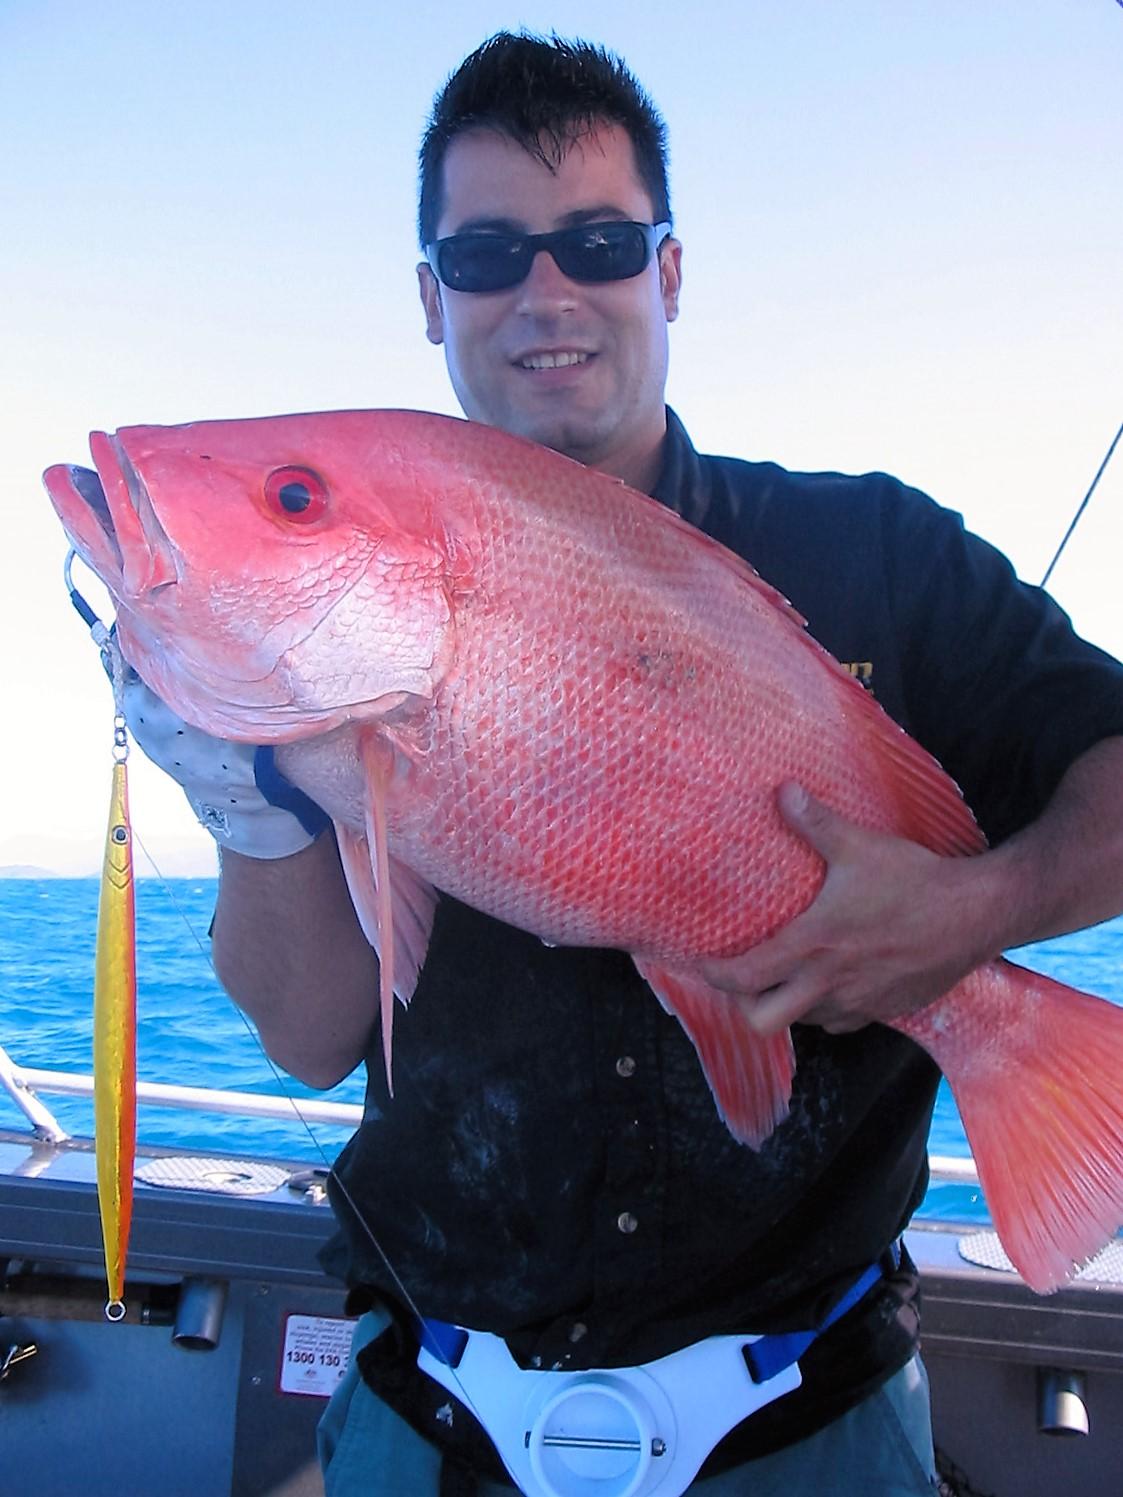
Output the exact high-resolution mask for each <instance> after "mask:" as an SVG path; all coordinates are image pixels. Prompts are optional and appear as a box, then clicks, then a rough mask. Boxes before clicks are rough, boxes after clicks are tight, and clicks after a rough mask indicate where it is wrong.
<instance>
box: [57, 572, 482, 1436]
mask: <svg viewBox="0 0 1123 1497" xmlns="http://www.w3.org/2000/svg"><path fill="white" fill-rule="evenodd" d="M75 555H76V553H75V551H74V550H73V548H72V549H71V550H70V551H68V552H67V555H66V560H65V562H64V564H63V577H64V580H65V582H66V589H67V592H68V593H69V595H70V601H71V603H72V604H73V605H74V607H75V609H76V610H77V612H78V614H79V615H80V617H81V618H82V620H83V622H84V623H85V624H86V627H87V628H88V629H89V631H90V635H91V637H92V638H93V640H94V642H95V644H97V646H98V648H99V650H100V651H101V655H102V661H103V663H104V665H105V667H106V670H107V671H108V672H109V674H110V676H111V679H112V682H113V697H114V707H115V709H116V712H115V717H114V730H115V735H116V741H117V742H118V743H120V742H121V741H122V740H123V739H124V729H125V726H126V721H125V716H124V713H123V712H122V710H121V708H122V687H123V683H124V669H125V659H124V656H123V655H122V653H121V647H120V645H119V644H118V643H117V640H116V637H115V635H114V634H113V631H112V630H111V629H108V628H107V627H106V626H105V624H104V623H102V621H101V619H99V618H98V616H97V614H96V613H95V612H94V610H93V609H92V608H91V607H90V605H89V603H87V602H86V600H85V598H83V596H82V594H81V593H80V592H79V591H78V589H77V587H76V586H75V585H74V582H73V579H72V576H71V569H72V565H73V562H74V558H75ZM125 752H126V753H127V744H126V747H125ZM132 836H133V840H134V841H135V843H136V845H137V846H138V847H139V848H140V850H141V852H142V853H143V854H144V856H145V858H146V859H147V861H148V863H149V865H150V867H151V868H152V870H153V872H154V873H155V875H156V877H157V879H158V880H159V883H160V885H161V887H162V888H163V890H164V892H165V893H166V894H167V896H168V898H169V899H170V900H171V903H172V906H173V908H174V909H175V911H176V913H177V915H178V916H179V918H180V919H181V920H182V921H183V924H184V926H185V927H186V929H187V932H188V934H189V935H190V937H191V939H192V940H193V941H194V943H195V945H196V947H197V948H198V950H199V952H200V954H201V955H202V957H203V960H204V961H205V962H206V964H207V966H208V967H209V968H210V970H211V973H212V975H213V976H214V979H215V982H216V983H218V986H219V987H220V988H222V982H221V980H220V978H219V976H218V973H217V972H216V971H215V965H214V958H213V956H212V954H211V951H210V949H209V948H208V946H207V944H206V943H205V942H204V941H203V939H202V937H201V936H200V935H199V933H198V931H197V930H196V929H195V926H194V924H193V922H192V920H191V917H190V915H189V914H188V913H187V911H186V909H185V908H184V907H183V905H182V904H181V903H180V902H179V900H178V899H177V898H176V896H175V892H174V891H173V889H172V888H171V886H170V884H169V881H168V879H167V878H166V877H165V876H164V874H163V872H162V871H161V869H160V866H159V864H158V863H157V862H156V859H155V858H154V857H153V856H152V854H151V852H149V850H148V848H147V847H146V846H145V844H144V841H143V839H142V838H141V837H140V835H139V834H138V833H137V832H136V830H135V829H133V832H132ZM223 991H225V990H223ZM231 1006H232V1008H233V1009H234V1012H235V1013H236V1014H237V1016H238V1019H239V1020H240V1022H241V1023H242V1025H243V1027H244V1028H245V1030H246V1032H247V1034H249V1036H250V1037H251V1039H252V1040H253V1043H254V1044H255V1045H256V1047H257V1049H258V1050H259V1051H260V1052H261V1055H262V1056H263V1057H264V1060H265V1063H266V1065H267V1066H268V1067H269V1069H270V1071H271V1072H272V1074H273V1079H274V1081H275V1083H276V1085H277V1086H278V1087H279V1089H280V1091H281V1094H282V1096H283V1097H284V1099H285V1101H286V1102H288V1104H289V1106H290V1107H291V1108H292V1111H293V1115H294V1117H295V1118H296V1120H297V1122H298V1123H299V1124H300V1126H301V1127H302V1128H303V1129H304V1131H305V1133H306V1134H307V1135H308V1138H309V1140H310V1142H311V1144H312V1147H313V1149H314V1150H315V1152H316V1154H317V1155H318V1156H319V1158H320V1160H321V1161H322V1162H323V1165H324V1168H325V1170H326V1172H327V1174H328V1176H329V1177H330V1178H331V1179H332V1180H334V1182H335V1186H336V1189H337V1190H338V1191H339V1194H340V1196H341V1197H342V1199H343V1200H344V1202H345V1203H346V1205H347V1207H348V1209H349V1210H350V1211H351V1213H352V1215H353V1216H354V1218H355V1220H356V1221H357V1222H358V1224H359V1226H360V1227H361V1228H362V1230H363V1232H364V1233H365V1234H366V1236H367V1238H368V1239H369V1241H370V1244H371V1246H372V1247H373V1248H374V1250H375V1252H376V1253H377V1254H378V1257H379V1259H380V1260H381V1262H382V1265H383V1267H384V1268H385V1270H386V1273H387V1275H388V1277H389V1279H390V1282H391V1283H392V1284H393V1286H394V1290H395V1293H396V1294H397V1295H398V1296H399V1298H400V1300H401V1302H402V1304H403V1305H404V1306H405V1307H406V1309H407V1310H408V1311H409V1312H410V1314H411V1315H412V1316H413V1318H414V1321H415V1322H416V1330H417V1333H418V1336H419V1339H420V1340H421V1343H422V1344H423V1345H424V1346H425V1347H426V1348H427V1349H428V1350H429V1351H430V1352H433V1353H434V1354H435V1355H437V1356H438V1357H439V1358H440V1360H441V1361H445V1358H444V1355H443V1353H442V1352H441V1349H440V1347H439V1346H438V1345H437V1344H436V1342H435V1340H434V1339H433V1337H432V1335H431V1333H430V1331H429V1329H428V1327H427V1325H426V1322H425V1317H424V1316H423V1315H422V1313H421V1310H420V1308H419V1306H418V1305H417V1303H416V1302H415V1300H414V1298H413V1296H412V1294H411V1293H410V1292H409V1289H408V1288H407V1287H406V1284H405V1282H404V1281H403V1279H402V1277H401V1275H400V1274H399V1273H398V1271H397V1269H396V1268H395V1267H394V1265H393V1263H392V1262H391V1261H390V1258H389V1256H388V1255H387V1253H386V1250H385V1249H384V1248H383V1246H382V1244H381V1243H380V1242H379V1240H378V1237H377V1235H376V1233H375V1231H374V1228H373V1227H372V1226H371V1225H370V1223H369V1221H368V1220H367V1218H366V1217H365V1216H364V1214H363V1212H362V1211H361V1210H360V1209H359V1206H358V1204H357V1202H356V1201H355V1199H354V1197H353V1196H352V1195H351V1193H350V1191H349V1190H348V1189H347V1186H346V1185H345V1184H344V1182H343V1180H342V1179H341V1178H340V1176H339V1175H338V1174H337V1172H336V1169H335V1165H334V1164H333V1162H332V1161H331V1160H330V1159H329V1158H328V1155H327V1152H326V1150H325V1149H324V1147H323V1145H322V1144H321V1142H320V1140H319V1138H318V1137H317V1136H316V1133H315V1131H314V1129H313V1128H312V1125H311V1123H310V1122H309V1121H308V1119H307V1118H306V1117H305V1116H304V1114H303V1113H302V1112H301V1110H300V1103H299V1099H298V1098H297V1097H296V1096H295V1094H294V1093H293V1092H292V1091H291V1090H290V1088H289V1086H288V1084H287V1082H286V1079H285V1075H284V1073H283V1072H282V1071H281V1070H280V1068H279V1067H278V1066H277V1065H276V1064H275V1062H274V1061H273V1058H272V1056H271V1055H270V1054H269V1052H268V1050H266V1048H265V1046H264V1044H263V1043H262V1040H261V1036H260V1035H259V1034H258V1032H257V1030H256V1029H255V1028H254V1027H253V1025H252V1024H251V1023H250V1021H249V1019H248V1018H247V1017H246V1015H245V1014H244V1013H243V1012H242V1010H241V1009H240V1008H239V1007H238V1005H237V1004H236V1003H234V1002H233V1000H231ZM450 1372H451V1375H452V1378H453V1380H454V1381H455V1382H456V1384H457V1386H458V1387H459V1388H460V1393H461V1399H462V1402H463V1403H464V1404H465V1405H466V1407H468V1408H469V1409H470V1408H471V1407H472V1402H471V1399H470V1398H469V1397H468V1394H467V1391H466V1389H465V1388H464V1386H463V1384H462V1383H461V1381H460V1378H459V1376H458V1375H457V1373H456V1369H455V1368H454V1367H450Z"/></svg>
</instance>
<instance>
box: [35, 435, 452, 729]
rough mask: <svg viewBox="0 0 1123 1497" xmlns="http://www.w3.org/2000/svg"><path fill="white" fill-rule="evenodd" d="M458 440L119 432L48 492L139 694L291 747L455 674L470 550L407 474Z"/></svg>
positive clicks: (199, 722)
mask: <svg viewBox="0 0 1123 1497" xmlns="http://www.w3.org/2000/svg"><path fill="white" fill-rule="evenodd" d="M449 420H450V418H446V417H436V416H433V417H423V416H419V415H417V414H416V413H412V412H391V411H337V412H318V413H313V414H308V415H293V416H271V417H262V418H256V419H248V420H233V421H201V422H195V423H192V424H189V425H184V426H131V427H124V428H122V429H121V430H119V431H117V432H116V433H115V434H113V435H109V434H107V433H105V432H94V433H92V434H91V437H90V450H91V454H92V457H93V462H94V469H88V468H80V467H74V466H71V465H69V464H59V465H56V466H55V467H52V468H50V469H48V471H47V472H46V473H45V475H44V482H45V484H46V488H47V492H48V494H49V496H50V499H51V502H52V504H53V505H54V507H55V510H56V512H57V513H58V515H59V518H60V519H61V521H62V524H63V527H64V529H65V530H66V532H67V535H68V536H69V538H70V542H71V544H72V546H73V547H74V549H75V551H77V553H78V554H79V555H80V556H81V557H82V559H83V560H84V561H85V562H86V563H87V565H88V566H89V567H91V569H92V570H93V571H94V572H95V573H96V574H97V575H98V576H99V577H100V578H101V580H102V582H103V583H104V584H105V586H106V587H107V588H108V590H109V592H110V593H111V595H112V596H113V598H114V601H115V603H116V607H117V633H118V638H119V641H120V644H121V649H122V652H123V653H124V655H125V657H126V659H127V660H128V661H129V663H130V664H131V665H133V666H134V667H135V669H136V670H137V671H138V672H139V673H140V675H141V676H142V677H143V678H144V680H145V681H146V682H147V683H148V685H149V686H150V687H151V688H152V689H153V690H154V691H155V692H156V693H157V694H158V695H159V696H161V697H162V698H163V699H164V700H165V701H167V702H168V703H169V705H171V706H172V707H173V708H174V709H175V710H176V711H178V712H179V713H180V715H181V716H183V717H184V718H185V719H186V720H187V721H189V722H191V723H193V724H195V725H196V726H198V727H201V728H203V729H204V730H205V731H208V732H211V733H215V734H217V735H219V736H223V737H227V738H235V739H240V740H241V741H244V742H255V743H284V742H291V741H294V740H296V739H298V738H301V737H306V736H309V735H310V733H311V732H313V731H315V732H323V731H325V730H327V729H330V728H333V727H336V726H339V725H341V724H345V723H349V722H355V721H363V720H366V719H369V718H375V717H384V716H386V715H387V714H389V713H392V712H394V711H396V710H398V709H399V708H400V707H401V706H402V704H403V703H406V702H408V701H409V700H411V699H413V698H417V697H421V698H431V696H432V693H433V691H434V689H435V686H436V684H437V682H438V681H439V679H440V678H441V676H442V675H443V673H444V671H445V670H446V669H447V667H448V664H449V661H450V658H451V649H452V638H451V635H452V607H451V598H452V596H453V594H454V593H455V591H456V590H457V588H458V587H460V586H461V585H462V584H463V582H464V571H465V558H466V555H467V551H468V549H470V548H467V547H466V545H465V534H464V531H463V527H462V526H460V525H458V523H457V521H456V518H455V516H454V514H453V508H454V501H453V502H451V503H450V497H449V492H448V488H446V489H445V491H444V492H443V493H442V492H441V491H440V489H439V486H435V485H434V484H433V483H432V481H431V474H429V473H428V472H425V471H422V470H421V469H419V467H418V465H417V462H416V460H415V456H414V454H415V453H416V452H417V450H418V439H417V432H416V430H415V428H416V425H417V423H418V422H419V421H420V422H421V423H422V434H423V433H424V430H425V422H427V421H428V422H437V423H444V422H448V421H449ZM459 424H462V423H459ZM449 487H450V488H452V489H454V488H455V485H454V484H451V485H450V486H449Z"/></svg>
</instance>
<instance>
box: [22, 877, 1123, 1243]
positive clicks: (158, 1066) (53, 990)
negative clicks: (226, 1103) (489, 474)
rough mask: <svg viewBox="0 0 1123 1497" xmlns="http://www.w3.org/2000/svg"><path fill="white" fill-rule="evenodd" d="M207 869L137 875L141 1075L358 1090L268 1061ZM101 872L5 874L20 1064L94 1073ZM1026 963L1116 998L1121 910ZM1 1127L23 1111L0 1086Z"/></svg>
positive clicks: (312, 1148) (283, 1136)
mask: <svg viewBox="0 0 1123 1497" xmlns="http://www.w3.org/2000/svg"><path fill="white" fill-rule="evenodd" d="M216 889H217V882H216V881H215V880H213V879H194V880H193V879H171V880H168V881H167V882H166V883H162V882H160V881H159V880H156V879H141V880H139V881H138V884H137V988H138V992H137V1069H138V1074H139V1076H140V1077H141V1079H142V1080H144V1081H158V1082H167V1083H178V1084H180V1085H187V1086H205V1087H214V1088H220V1089H222V1088H228V1089H231V1090H236V1091H247V1092H264V1093H272V1094H287V1095H290V1096H296V1097H319V1098H321V1099H325V1100H334V1101H341V1102H353V1103H354V1102H361V1101H362V1097H363V1082H362V1075H361V1073H357V1074H355V1075H353V1076H351V1077H349V1078H348V1079H347V1080H346V1081H344V1082H343V1083H341V1084H340V1085H339V1086H337V1087H335V1088H333V1089H332V1090H331V1091H330V1092H313V1091H311V1090H309V1088H307V1087H305V1086H303V1085H301V1083H299V1082H297V1081H295V1080H294V1079H293V1078H291V1077H289V1076H287V1075H285V1074H284V1073H275V1072H274V1071H273V1070H272V1069H271V1067H270V1064H269V1063H268V1061H267V1060H266V1058H265V1056H264V1053H263V1051H262V1049H261V1047H260V1045H259V1044H258V1042H257V1039H256V1036H255V1035H254V1034H253V1032H252V1030H251V1029H250V1027H249V1026H248V1024H247V1023H246V1021H245V1020H244V1019H243V1018H242V1016H241V1014H240V1013H239V1011H238V1010H237V1009H236V1008H235V1006H234V1005H233V1003H231V1001H230V1000H229V999H228V998H227V997H226V995H225V993H224V992H223V991H222V989H221V988H220V987H219V985H218V982H217V981H216V979H215V976H214V973H213V972H212V971H211V968H210V964H209V961H208V959H207V956H206V947H207V944H208V943H207V939H206V932H207V928H208V926H209V924H210V919H211V914H212V912H213V910H214V902H215V893H216ZM97 901H98V881H97V879H92V878H89V879H55V878H50V879H0V1045H3V1047H4V1048H5V1049H6V1050H7V1051H8V1053H9V1055H10V1056H11V1057H12V1059H13V1060H14V1061H16V1063H17V1064H19V1065H23V1066H28V1067H35V1068H42V1069H46V1070H60V1071H78V1072H82V1073H85V1074H89V1072H90V1070H91V1067H92V1061H91V1047H92V997H91V995H92V985H93V952H94V940H95V934H96V925H97ZM1016 955H1017V959H1018V960H1019V961H1021V962H1022V963H1024V964H1025V965H1026V966H1030V967H1034V968H1036V969H1037V970H1039V971H1042V972H1046V973H1048V974H1049V975H1050V976H1052V977H1056V978H1058V979H1059V980H1060V981H1063V982H1067V983H1071V984H1072V985H1073V986H1074V987H1079V988H1084V989H1085V990H1086V991H1088V992H1092V993H1098V994H1101V995H1102V996H1104V997H1107V998H1111V999H1112V1000H1113V1001H1115V1002H1116V1003H1119V1004H1121V1005H1123V918H1121V919H1118V920H1113V921H1108V922H1107V923H1106V924H1104V925H1100V926H1097V927H1095V928H1094V929H1092V930H1089V931H1082V932H1080V933H1078V934H1077V935H1074V936H1066V937H1064V938H1063V939H1061V940H1056V941H1048V942H1044V943H1042V944H1041V945H1038V946H1034V947H1028V948H1025V949H1024V950H1022V951H1020V952H1018V953H1017V954H1016ZM43 1100H44V1102H45V1103H46V1104H47V1106H48V1107H49V1108H50V1109H51V1111H52V1112H53V1113H54V1114H55V1116H56V1117H57V1118H58V1120H59V1122H60V1123H61V1124H62V1125H63V1127H64V1128H66V1129H67V1131H68V1132H71V1133H74V1134H84V1135H87V1136H88V1135H90V1134H92V1132H93V1109H92V1104H91V1103H90V1102H89V1101H88V1100H87V1099H84V1098H70V1097H62V1096H53V1095H51V1096H46V1095H44V1097H43ZM0 1127H6V1128H16V1129H23V1128H25V1127H26V1121H25V1119H24V1117H23V1115H22V1113H21V1112H20V1111H19V1109H18V1108H17V1107H16V1105H15V1103H14V1102H12V1100H11V1099H10V1098H9V1097H8V1095H7V1093H6V1092H5V1091H4V1090H3V1089H2V1088H0ZM138 1133H139V1136H140V1137H141V1138H142V1139H144V1140H145V1141H146V1142H150V1143H158V1144H178V1145H182V1146H184V1147H187V1148H191V1149H197V1150H208V1149H222V1150H232V1151H235V1152H250V1153H253V1154H265V1155H271V1156H274V1157H279V1158H284V1159H288V1160H307V1161H308V1162H310V1163H314V1164H322V1163H325V1162H330V1161H331V1160H332V1159H334V1158H335V1156H336V1154H337V1153H338V1152H339V1150H340V1148H341V1147H342V1146H343V1144H344V1143H345V1142H346V1140H347V1137H348V1130H347V1129H345V1128H338V1127H333V1126H330V1125H325V1124H314V1125H313V1127H312V1133H311V1134H310V1133H309V1130H308V1129H307V1128H306V1127H305V1126H304V1125H303V1124H302V1123H301V1122H300V1121H299V1120H298V1119H296V1118H294V1119H293V1120H292V1122H273V1121H269V1120H265V1119H261V1120H257V1119H248V1120H247V1119H239V1118H230V1117H223V1116H221V1115H218V1114H213V1115H212V1114H208V1113H186V1112H176V1111H171V1110H168V1109H166V1108H160V1107H152V1106H141V1108H140V1110H139V1115H138ZM931 1147H932V1151H933V1152H934V1153H937V1154H952V1155H965V1154H967V1153H968V1149H967V1141H966V1138H965V1137H964V1134H963V1129H962V1127H961V1125H960V1122H959V1118H958V1115H957V1113H956V1110H955V1104H954V1103H953V1101H952V1098H951V1093H950V1092H949V1091H948V1089H947V1087H946V1085H944V1086H942V1087H941V1093H940V1098H939V1101H938V1103H937V1107H936V1115H935V1120H934V1123H933V1128H932V1136H931ZM924 1214H925V1215H929V1216H932V1215H934V1216H943V1217H949V1218H957V1219H972V1218H975V1219H979V1220H984V1219H985V1215H986V1213H985V1206H984V1204H983V1203H982V1201H981V1200H980V1199H979V1193H978V1191H977V1190H975V1189H973V1188H971V1187H968V1186H962V1185H951V1184H934V1185H933V1186H932V1187H931V1189H930V1190H929V1193H928V1197H927V1200H926V1201H925V1205H924Z"/></svg>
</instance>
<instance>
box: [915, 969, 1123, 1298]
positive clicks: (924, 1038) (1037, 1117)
mask: <svg viewBox="0 0 1123 1497" xmlns="http://www.w3.org/2000/svg"><path fill="white" fill-rule="evenodd" d="M895 1027H899V1028H901V1029H902V1030H904V1032H905V1033H907V1034H910V1035H912V1037H913V1038H914V1039H916V1040H917V1041H918V1042H919V1043H920V1044H922V1045H923V1046H924V1047H925V1049H927V1050H928V1051H929V1052H930V1053H931V1054H932V1056H933V1058H934V1059H935V1060H936V1062H937V1064H938V1065H939V1066H940V1069H941V1070H942V1071H943V1073H944V1075H945V1076H946V1077H947V1080H948V1084H949V1085H950V1086H951V1089H952V1092H953V1094H954V1096H955V1100H956V1103H957V1104H958V1107H959V1113H960V1117H961V1118H962V1119H963V1127H964V1130H965V1132H966V1134H967V1139H968V1142H969V1143H970V1145H971V1152H972V1153H973V1154H974V1156H975V1162H976V1164H977V1166H978V1170H979V1179H980V1181H981V1183H982V1187H983V1191H984V1193H985V1195H986V1199H987V1205H988V1206H989V1208H990V1214H991V1217H992V1218H993V1221H994V1225H995V1230H996V1231H997V1232H998V1236H999V1238H1000V1239H1001V1242H1002V1245H1003V1247H1004V1248H1005V1249H1006V1252H1007V1254H1008V1255H1009V1257H1010V1260H1011V1262H1012V1263H1013V1264H1014V1266H1015V1267H1016V1268H1017V1270H1018V1272H1019V1273H1020V1274H1021V1276H1022V1278H1023V1279H1025V1281H1026V1283H1027V1284H1028V1285H1029V1286H1030V1288H1031V1289H1034V1290H1036V1291H1037V1292H1038V1293H1039V1294H1045V1293H1048V1292H1050V1291H1051V1290H1053V1289H1056V1288H1057V1287H1058V1286H1059V1285H1061V1284H1063V1283H1064V1282H1065V1280H1066V1279H1068V1278H1069V1277H1071V1275H1072V1273H1073V1271H1074V1269H1075V1268H1076V1267H1078V1266H1079V1265H1080V1264H1082V1263H1083V1262H1085V1261H1086V1260H1087V1259H1088V1258H1090V1257H1092V1256H1093V1255H1094V1254H1095V1253H1097V1252H1099V1250H1100V1249H1101V1248H1102V1247H1103V1246H1104V1245H1105V1243H1107V1242H1109V1241H1110V1240H1111V1238H1112V1237H1113V1236H1114V1235H1115V1233H1116V1231H1117V1230H1118V1228H1119V1226H1120V1225H1121V1224H1123V1009H1121V1008H1117V1007H1115V1006H1114V1005H1113V1004H1111V1003H1108V1002H1107V1001H1106V1000H1104V999H1102V998H1093V997H1091V996H1090V995H1089V994H1087V993H1079V992H1077V991H1076V989H1075V988H1069V987H1065V986H1064V985H1063V984H1062V983H1059V982H1054V981H1053V980H1052V979H1051V978H1048V977H1042V976H1040V975H1039V974H1038V973H1036V972H1029V971H1027V970H1026V969H1025V968H1023V967H1017V966H1015V965H1013V963H1011V962H1005V961H1001V962H994V963H992V964H990V965H989V966H987V967H983V968H980V969H979V970H978V972H974V973H972V974H971V976H970V977H968V978H966V979H965V980H964V982H962V983H960V984H959V986H958V987H957V988H955V989H954V990H953V991H952V993H950V994H948V996H947V997H946V998H943V999H941V1000H940V1001H939V1002H938V1003H936V1004H933V1005H932V1007H931V1008H928V1009H924V1010H923V1011H922V1012H920V1013H918V1014H916V1015H914V1016H913V1017H912V1018H911V1019H909V1020H903V1021H901V1022H900V1024H899V1025H898V1026H895Z"/></svg>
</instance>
